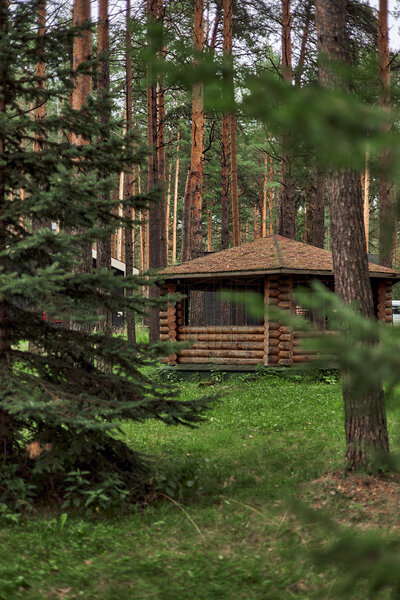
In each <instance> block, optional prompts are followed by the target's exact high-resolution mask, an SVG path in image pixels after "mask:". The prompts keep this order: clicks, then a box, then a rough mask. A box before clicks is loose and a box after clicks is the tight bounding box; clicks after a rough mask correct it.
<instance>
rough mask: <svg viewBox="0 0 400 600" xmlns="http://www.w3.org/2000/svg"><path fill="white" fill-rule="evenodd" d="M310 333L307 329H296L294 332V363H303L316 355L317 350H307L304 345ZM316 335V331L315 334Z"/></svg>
mask: <svg viewBox="0 0 400 600" xmlns="http://www.w3.org/2000/svg"><path fill="white" fill-rule="evenodd" d="M309 335H310V334H308V333H306V332H305V331H294V332H293V363H294V364H297V363H302V362H307V361H309V360H312V359H313V358H314V357H315V352H313V351H312V350H305V349H304V348H303V347H302V344H303V341H304V339H305V338H306V337H308V336H309ZM313 335H315V333H314V334H313Z"/></svg>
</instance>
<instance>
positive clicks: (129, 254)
mask: <svg viewBox="0 0 400 600" xmlns="http://www.w3.org/2000/svg"><path fill="white" fill-rule="evenodd" d="M130 20H131V2H130V0H126V29H125V52H126V56H125V87H126V91H125V94H126V123H125V127H126V133H127V135H129V134H130V132H131V131H132V127H133V123H132V39H131V33H130V27H131V25H130ZM133 194H134V182H133V165H132V166H131V167H130V168H129V170H128V172H127V173H125V186H124V196H125V205H126V209H125V215H126V217H127V219H128V221H129V222H128V225H127V226H126V227H125V275H126V276H131V275H132V273H133V243H134V239H133V229H132V222H133V217H134V215H133V207H132V206H131V203H132V200H130V199H131V198H132V197H133ZM125 295H126V296H127V297H129V296H132V295H133V292H132V290H131V289H126V290H125ZM125 317H126V330H127V337H128V340H129V341H130V342H135V341H136V328H135V313H134V312H133V310H127V313H126V315H125Z"/></svg>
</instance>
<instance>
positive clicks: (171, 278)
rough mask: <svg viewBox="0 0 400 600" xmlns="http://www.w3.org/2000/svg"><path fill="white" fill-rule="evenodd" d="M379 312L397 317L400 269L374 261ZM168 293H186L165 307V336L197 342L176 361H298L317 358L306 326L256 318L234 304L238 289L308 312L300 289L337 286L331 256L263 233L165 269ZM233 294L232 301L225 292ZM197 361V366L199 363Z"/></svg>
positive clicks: (373, 280)
mask: <svg viewBox="0 0 400 600" xmlns="http://www.w3.org/2000/svg"><path fill="white" fill-rule="evenodd" d="M369 272H370V278H371V288H372V294H373V300H374V313H375V316H376V318H377V319H379V320H381V321H385V322H388V323H391V322H392V285H393V284H394V283H396V282H397V281H399V280H400V272H399V271H396V270H394V269H389V268H386V267H382V266H380V265H376V264H372V263H369ZM160 274H161V276H162V277H163V283H162V290H163V292H162V293H170V294H172V293H180V294H183V295H184V298H183V299H181V300H179V301H178V302H176V303H169V305H168V307H167V308H166V309H165V310H163V311H161V313H160V337H161V340H170V341H173V342H175V341H183V340H184V341H190V342H191V346H190V348H186V349H182V350H180V352H179V353H178V354H173V355H171V356H169V357H168V358H167V359H166V362H168V363H169V364H170V365H182V367H183V365H193V366H194V365H198V367H199V368H201V366H203V368H204V367H205V366H208V367H209V368H212V367H213V366H215V365H220V366H226V367H229V366H230V368H232V365H234V366H238V367H241V368H244V367H248V368H250V369H251V368H254V366H256V365H257V364H263V365H265V366H270V365H273V366H277V367H283V366H285V367H286V366H291V365H295V364H298V363H301V362H305V361H308V360H310V358H311V357H310V356H309V355H307V353H305V352H304V350H302V346H301V338H302V335H303V334H302V333H301V332H300V331H298V332H296V331H295V330H293V329H291V328H289V327H288V326H286V325H284V324H282V323H278V322H273V321H271V320H270V319H269V318H268V315H266V316H265V317H259V316H254V315H252V314H251V312H250V311H249V310H248V309H247V307H246V304H243V303H242V302H240V301H238V302H235V296H237V298H238V300H240V296H238V294H240V295H241V294H243V293H244V292H253V293H257V294H260V295H262V297H263V299H264V304H265V306H278V307H279V308H282V309H286V310H288V311H290V312H292V313H294V314H295V313H302V312H303V309H302V307H300V306H298V305H296V303H295V300H294V298H293V290H294V289H295V288H296V287H298V286H301V287H308V286H309V285H310V282H311V281H312V280H315V279H317V280H319V281H320V282H322V283H323V284H324V285H325V286H326V287H328V288H329V289H331V290H334V278H333V265H332V254H331V252H329V251H328V250H323V249H321V248H316V247H314V246H310V245H308V244H304V243H301V242H297V241H294V240H291V239H288V238H285V237H283V236H280V235H272V236H270V237H267V238H259V239H257V240H255V241H253V242H250V243H248V244H243V245H241V246H236V247H234V248H229V249H227V250H222V251H220V252H215V253H209V254H206V255H204V256H201V257H200V258H197V259H194V260H190V261H187V262H184V263H181V264H178V265H174V266H171V267H168V268H166V269H163V270H162V271H161V272H160ZM222 290H223V291H227V292H229V298H230V300H229V301H228V300H226V299H224V297H223V296H222V297H221V294H220V292H221V291H222ZM320 328H321V329H324V328H326V324H325V323H322V324H320ZM193 366H192V368H193Z"/></svg>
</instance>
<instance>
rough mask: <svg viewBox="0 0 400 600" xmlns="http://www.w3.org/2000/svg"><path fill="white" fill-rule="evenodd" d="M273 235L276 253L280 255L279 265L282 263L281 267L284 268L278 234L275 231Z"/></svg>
mask: <svg viewBox="0 0 400 600" xmlns="http://www.w3.org/2000/svg"><path fill="white" fill-rule="evenodd" d="M273 237H274V244H275V249H276V253H277V255H278V260H279V265H280V267H281V269H283V268H284V266H285V265H284V264H283V258H282V254H281V249H280V248H279V243H278V239H277V235H276V234H275V233H274V236H273Z"/></svg>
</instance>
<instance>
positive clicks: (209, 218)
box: [207, 209, 212, 252]
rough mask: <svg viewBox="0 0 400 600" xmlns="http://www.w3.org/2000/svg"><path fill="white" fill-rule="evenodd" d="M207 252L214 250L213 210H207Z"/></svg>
mask: <svg viewBox="0 0 400 600" xmlns="http://www.w3.org/2000/svg"><path fill="white" fill-rule="evenodd" d="M207 252H212V210H211V209H210V210H209V211H208V212H207Z"/></svg>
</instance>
